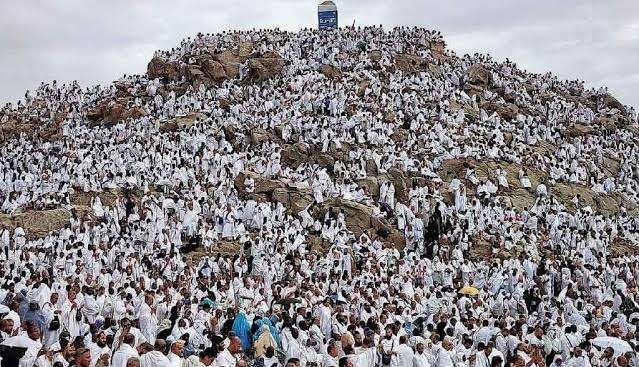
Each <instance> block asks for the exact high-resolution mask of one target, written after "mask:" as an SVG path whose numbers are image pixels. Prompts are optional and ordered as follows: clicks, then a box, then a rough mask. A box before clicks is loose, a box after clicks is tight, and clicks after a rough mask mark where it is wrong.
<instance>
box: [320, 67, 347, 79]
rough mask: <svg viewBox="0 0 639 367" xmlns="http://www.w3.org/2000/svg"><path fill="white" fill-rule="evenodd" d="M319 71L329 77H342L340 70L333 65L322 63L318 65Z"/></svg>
mask: <svg viewBox="0 0 639 367" xmlns="http://www.w3.org/2000/svg"><path fill="white" fill-rule="evenodd" d="M319 71H320V73H322V74H324V76H325V77H327V78H329V79H339V78H341V77H342V71H341V70H340V69H339V68H337V67H335V66H333V65H327V64H324V65H322V66H320V69H319Z"/></svg>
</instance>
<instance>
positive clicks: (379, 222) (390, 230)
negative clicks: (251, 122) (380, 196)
mask: <svg viewBox="0 0 639 367" xmlns="http://www.w3.org/2000/svg"><path fill="white" fill-rule="evenodd" d="M328 211H331V212H333V213H339V212H340V211H343V212H344V218H345V220H346V227H347V228H348V230H350V231H351V232H353V234H354V235H355V236H360V235H361V234H362V233H364V232H366V233H368V234H369V235H373V236H379V238H380V239H381V240H382V241H383V242H384V243H386V244H387V245H388V246H393V247H396V248H400V249H401V248H404V246H405V245H406V239H405V238H404V236H403V235H402V234H401V233H400V232H399V231H398V230H397V229H396V228H394V227H393V226H391V225H390V224H389V223H388V222H386V221H385V220H384V219H380V218H375V217H374V216H373V208H372V207H369V206H366V205H364V204H360V203H358V202H355V201H351V200H346V199H342V198H330V199H328V200H326V201H325V202H323V203H322V204H321V205H316V207H315V208H314V210H313V213H312V214H313V216H314V217H315V218H324V215H325V214H326V212H328Z"/></svg>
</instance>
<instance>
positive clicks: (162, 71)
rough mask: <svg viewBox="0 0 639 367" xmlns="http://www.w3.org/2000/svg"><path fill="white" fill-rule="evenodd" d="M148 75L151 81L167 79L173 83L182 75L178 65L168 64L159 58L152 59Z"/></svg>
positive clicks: (148, 67)
mask: <svg viewBox="0 0 639 367" xmlns="http://www.w3.org/2000/svg"><path fill="white" fill-rule="evenodd" d="M146 73H147V75H148V76H149V78H151V79H156V78H166V79H169V80H172V81H175V80H177V79H179V78H180V77H181V75H182V72H181V70H180V68H179V66H178V64H176V63H171V62H168V61H166V60H164V59H162V58H159V57H154V58H153V59H151V62H149V65H148V66H147V72H146Z"/></svg>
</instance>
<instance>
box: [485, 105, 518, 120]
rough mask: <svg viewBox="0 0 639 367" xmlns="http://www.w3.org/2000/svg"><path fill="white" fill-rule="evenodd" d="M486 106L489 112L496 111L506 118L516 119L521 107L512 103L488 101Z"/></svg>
mask: <svg viewBox="0 0 639 367" xmlns="http://www.w3.org/2000/svg"><path fill="white" fill-rule="evenodd" d="M484 108H485V109H486V110H487V111H489V112H496V113H497V114H498V115H499V117H501V118H502V119H504V120H514V119H516V118H517V114H518V113H519V108H518V107H517V106H516V105H514V104H512V103H504V104H500V103H495V102H489V103H486V105H485V106H484Z"/></svg>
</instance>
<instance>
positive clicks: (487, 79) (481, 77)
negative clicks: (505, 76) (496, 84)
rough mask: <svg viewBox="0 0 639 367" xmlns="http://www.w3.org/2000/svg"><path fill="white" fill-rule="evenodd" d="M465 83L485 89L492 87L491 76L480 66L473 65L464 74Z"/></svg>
mask: <svg viewBox="0 0 639 367" xmlns="http://www.w3.org/2000/svg"><path fill="white" fill-rule="evenodd" d="M466 81H467V82H468V83H469V84H471V85H474V86H477V87H480V88H487V87H489V86H490V85H492V82H493V76H492V74H491V73H490V71H489V70H488V69H487V68H486V67H485V66H484V65H482V64H474V65H473V66H471V67H470V68H469V69H468V71H467V72H466Z"/></svg>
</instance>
